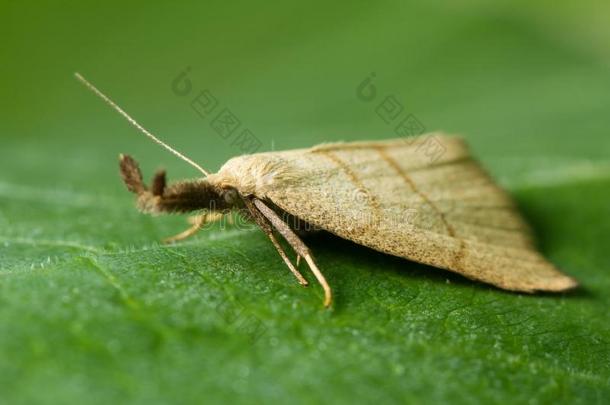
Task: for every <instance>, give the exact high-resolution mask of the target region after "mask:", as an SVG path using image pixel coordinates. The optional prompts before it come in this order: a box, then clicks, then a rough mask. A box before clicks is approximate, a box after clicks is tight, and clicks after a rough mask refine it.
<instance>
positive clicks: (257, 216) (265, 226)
mask: <svg viewBox="0 0 610 405" xmlns="http://www.w3.org/2000/svg"><path fill="white" fill-rule="evenodd" d="M244 202H245V204H246V208H248V211H249V213H250V215H251V216H252V218H253V219H254V222H256V224H257V225H258V226H259V228H261V230H262V231H263V232H264V233H265V235H267V237H268V238H269V240H270V241H271V243H273V246H274V247H275V249H276V250H277V252H278V253H279V255H280V256H281V258H282V260H284V263H286V266H288V268H289V269H290V271H291V272H292V274H294V276H295V277H296V278H297V280H298V281H299V284H301V285H303V286H307V285H308V284H309V283H308V282H307V280H306V279H305V277H303V275H302V274H301V272H300V271H298V270H297V269H296V267H294V266H293V264H292V262H291V261H290V259H289V258H288V256H287V255H286V252H285V251H284V249H283V248H282V245H280V243H279V242H278V241H277V239H276V238H275V236H274V235H273V229H272V228H271V226H270V225H269V223H268V222H267V220H266V219H265V217H264V216H263V215H261V213H260V212H259V211H258V210H257V209H256V207H254V205H253V204H252V202H251V201H250V200H248V199H245V198H244Z"/></svg>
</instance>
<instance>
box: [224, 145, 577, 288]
mask: <svg viewBox="0 0 610 405" xmlns="http://www.w3.org/2000/svg"><path fill="white" fill-rule="evenodd" d="M428 136H434V137H436V138H437V139H439V140H440V142H442V143H443V145H445V147H446V153H445V154H444V155H443V156H442V157H441V158H440V159H438V160H437V161H435V162H431V161H430V160H429V159H428V160H426V159H424V158H422V155H421V153H420V151H419V150H418V148H417V143H414V142H406V141H405V140H404V139H397V140H390V141H382V142H355V143H345V144H331V145H321V146H318V147H314V148H311V149H308V150H296V151H286V152H273V153H265V154H260V155H254V156H244V157H240V158H235V159H232V160H231V161H230V162H228V163H227V165H225V166H224V167H223V168H221V170H220V171H219V173H218V174H217V176H219V178H226V179H232V180H231V181H234V182H235V185H236V187H237V188H238V189H239V188H240V187H243V188H244V189H246V190H247V192H249V193H252V194H253V195H255V196H256V197H258V198H260V199H262V200H266V201H271V202H272V203H273V204H275V205H277V206H278V207H279V208H281V209H282V210H284V211H286V212H288V213H290V214H292V215H294V216H296V217H298V218H300V219H302V220H304V221H306V222H308V223H311V224H312V225H313V226H316V227H319V228H321V229H324V230H327V231H329V232H331V233H334V234H336V235H338V236H340V237H342V238H345V239H349V240H351V241H354V242H356V243H359V244H362V245H364V246H367V247H370V248H373V249H375V250H378V251H381V252H384V253H388V254H392V255H395V256H400V257H404V258H406V259H410V260H413V261H417V262H420V263H424V264H428V265H431V266H435V267H440V268H443V269H447V270H451V271H454V272H457V273H460V274H462V275H464V276H466V277H468V278H472V279H475V280H479V281H483V282H486V283H489V284H493V285H495V286H497V287H500V288H503V289H507V290H514V291H523V292H532V291H536V290H541V291H563V290H566V289H569V288H572V287H575V286H576V285H577V284H576V281H575V280H574V279H572V278H571V277H568V276H566V275H564V274H562V273H561V272H559V271H558V270H557V269H556V268H555V266H554V265H553V264H551V263H550V262H548V261H547V260H546V259H544V258H543V257H542V256H541V255H540V254H539V253H537V252H536V251H535V250H534V247H533V243H532V236H531V233H530V231H529V227H528V226H527V225H526V223H525V222H524V220H523V219H522V217H521V216H520V215H519V214H518V212H517V210H516V208H515V204H514V202H513V201H512V199H511V198H510V197H509V196H508V195H507V194H506V193H505V192H504V191H503V190H502V189H500V188H499V187H498V186H497V185H496V184H495V183H494V182H493V180H492V179H491V178H490V177H489V175H488V174H487V173H486V172H485V171H484V170H483V169H482V168H481V167H480V165H479V164H478V163H477V162H475V161H474V160H473V159H472V158H471V156H470V154H469V152H468V149H467V147H466V145H465V143H464V142H463V140H461V139H460V138H457V137H450V136H446V135H443V134H431V135H428ZM279 162H281V163H279ZM263 168H267V169H268V172H265V170H263ZM251 173H256V176H257V177H260V176H266V178H267V179H268V181H267V182H265V183H259V184H257V183H256V181H255V178H254V177H252V176H251Z"/></svg>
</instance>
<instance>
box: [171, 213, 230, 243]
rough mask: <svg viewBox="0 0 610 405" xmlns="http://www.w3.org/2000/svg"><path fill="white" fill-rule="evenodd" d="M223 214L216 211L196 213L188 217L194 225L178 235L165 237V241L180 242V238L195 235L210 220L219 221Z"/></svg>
mask: <svg viewBox="0 0 610 405" xmlns="http://www.w3.org/2000/svg"><path fill="white" fill-rule="evenodd" d="M222 216H223V214H221V213H218V212H214V213H205V214H201V215H194V216H191V217H189V218H188V222H189V223H190V224H191V225H192V226H191V227H190V228H188V229H187V230H185V231H182V232H180V233H179V234H177V235H174V236H172V237H169V238H165V239H163V243H173V242H178V241H180V240H184V239H186V238H188V237H189V236H193V235H194V234H196V233H197V232H198V231H199V230H200V229H201V228H203V226H204V225H205V224H207V223H208V222H214V221H218V220H219V219H220V218H222Z"/></svg>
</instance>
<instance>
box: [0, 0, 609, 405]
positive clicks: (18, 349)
mask: <svg viewBox="0 0 610 405" xmlns="http://www.w3.org/2000/svg"><path fill="white" fill-rule="evenodd" d="M609 15H610V6H609V5H608V3H604V2H601V1H590V0H585V1H580V2H575V3H573V4H567V3H566V4H560V3H557V2H551V1H533V2H532V1H512V2H509V1H498V2H493V3H491V2H484V1H453V2H442V1H429V2H420V3H413V2H400V1H380V2H374V3H373V2H356V1H351V2H316V1H314V2H306V3H301V4H294V5H291V4H286V3H279V2H278V3H272V2H265V3H253V2H181V3H175V4H165V5H160V4H154V5H153V4H151V3H150V2H129V3H126V2H112V1H110V2H109V1H106V2H79V3H75V2H6V1H3V2H1V3H0V35H1V36H0V38H1V39H0V44H1V46H0V61H1V63H0V73H1V74H0V89H1V90H0V140H1V143H0V169H2V170H1V172H0V230H1V231H0V327H1V332H0V403H7V404H18V403H83V402H85V403H108V402H109V401H113V402H116V403H124V402H129V403H151V402H152V403H202V402H222V401H228V400H233V401H236V402H240V403H241V402H244V403H246V402H253V403H269V402H280V401H281V402H285V401H287V400H290V401H293V402H296V403H312V402H313V403H326V402H328V401H335V402H340V403H347V402H373V401H382V402H383V403H398V402H411V403H422V402H431V401H444V402H456V403H467V402H468V403H470V402H473V401H474V402H485V403H506V402H508V401H513V402H516V403H526V402H528V403H548V402H564V403H604V402H606V403H607V401H608V400H609V396H610V389H609V384H610V372H609V369H608V367H609V366H608V365H609V362H610V358H609V346H608V342H610V330H609V328H608V308H609V304H610V299H609V298H608V297H609V296H610V276H609V275H608V274H609V273H608V270H609V267H610V259H609V258H608V255H607V248H606V245H607V243H608V240H610V208H609V207H610V205H609V204H608V201H609V198H610V187H609V186H610V158H609V156H610V136H609V133H608V132H609V131H608V130H609V128H610V112H609V110H608V106H609V105H610V91H609V90H610V75H609V73H610V69H609V67H610V25H609V24H608V16H609ZM187 67H190V69H191V70H190V73H189V78H190V80H191V81H192V84H193V88H194V91H198V90H204V89H207V90H209V91H210V92H211V93H212V94H213V95H214V96H215V97H216V98H217V99H218V101H219V105H221V106H223V107H227V108H229V109H230V110H231V111H232V112H233V113H234V114H235V115H236V116H237V117H238V118H239V119H240V121H241V122H242V125H243V127H244V128H245V127H247V128H248V129H250V130H251V131H252V133H254V134H255V136H256V137H257V139H259V140H260V142H261V145H262V146H261V151H263V150H271V149H276V150H277V149H288V148H295V147H307V146H311V145H313V144H316V143H319V142H324V141H337V140H346V141H349V140H358V139H384V138H391V137H394V136H395V135H394V133H393V128H392V127H391V126H389V125H387V124H385V123H384V122H383V121H382V120H381V119H380V118H379V117H378V116H377V115H376V113H375V106H376V104H377V102H378V101H381V99H382V97H385V96H386V95H394V96H395V97H396V98H397V99H398V100H399V101H400V102H401V103H402V104H403V105H404V107H405V112H409V113H412V114H413V115H414V116H416V117H417V119H418V120H419V121H420V122H421V123H422V124H423V125H424V126H425V128H426V129H427V130H445V131H447V132H451V133H458V134H461V135H463V136H465V137H466V138H467V139H468V140H469V142H470V144H471V145H472V148H473V150H474V152H475V154H476V155H477V157H478V158H479V159H480V160H481V161H482V162H483V163H484V164H485V165H486V166H487V167H488V168H489V169H490V171H491V172H492V174H493V175H494V176H495V177H497V178H498V179H499V181H501V183H502V184H503V185H504V186H506V187H507V188H508V189H509V190H510V191H511V192H512V193H513V194H514V195H515V196H516V198H517V200H518V202H519V204H520V205H521V207H522V208H523V210H524V212H525V214H526V216H527V217H528V219H529V220H530V221H531V222H532V223H533V224H534V227H535V229H536V231H537V233H538V236H539V239H540V243H541V247H542V249H543V251H544V253H545V254H546V255H547V256H548V257H549V258H550V259H551V260H553V261H554V262H555V263H557V264H558V265H559V266H560V267H561V268H563V269H564V270H565V271H566V272H567V273H569V274H571V275H573V276H574V277H575V278H577V279H578V280H579V281H580V282H581V283H582V284H583V288H582V289H580V290H579V291H578V292H575V293H572V294H567V295H560V296H522V295H517V294H509V293H505V292H501V291H498V290H495V289H493V288H491V287H488V286H484V285H480V284H476V283H472V282H469V281H466V280H463V279H461V278H460V277H458V276H454V275H452V274H449V273H447V272H442V271H438V270H434V269H430V268H427V267H425V266H419V265H416V264H414V263H409V262H407V261H404V260H399V259H395V258H390V257H387V256H384V255H380V254H377V253H374V252H372V251H369V250H367V249H364V248H361V247H358V246H355V245H353V244H350V243H348V242H344V241H341V240H338V239H336V238H332V237H329V236H322V237H318V238H314V239H313V240H312V241H311V242H310V244H311V246H312V248H313V250H314V252H315V253H316V256H317V258H318V261H319V264H320V266H321V267H322V268H323V270H324V271H325V274H326V275H327V278H328V279H329V281H330V283H331V285H333V287H334V289H335V292H336V296H337V300H336V305H335V307H334V309H333V310H332V311H322V310H321V308H320V299H321V293H320V291H319V289H318V288H317V287H312V288H308V289H303V288H300V287H299V286H298V285H296V283H295V282H294V280H292V278H291V277H292V276H291V275H290V274H289V273H288V272H287V271H286V270H285V268H284V265H283V264H282V262H281V260H279V258H278V257H276V254H275V252H274V250H273V248H272V247H271V246H269V244H268V243H267V241H266V239H265V237H264V235H261V234H260V233H259V232H256V231H248V230H238V229H231V227H229V228H230V229H208V230H206V231H204V232H201V233H200V234H199V235H198V236H197V237H196V238H194V239H192V240H190V241H188V242H185V243H183V244H180V245H176V246H171V247H163V246H160V245H158V244H156V241H158V240H160V239H161V238H162V237H165V236H168V235H171V234H174V233H176V232H178V231H179V230H181V229H182V228H183V227H184V219H183V218H177V217H169V218H150V217H145V216H142V215H140V214H138V213H137V212H136V211H135V209H134V208H133V204H132V198H131V196H130V195H128V194H127V193H126V192H125V190H124V187H123V185H122V184H121V182H120V181H119V176H118V168H117V155H118V154H119V153H121V152H123V153H130V154H133V155H134V156H135V157H136V158H138V159H139V160H140V163H141V165H142V167H143V170H144V172H145V175H147V176H149V175H150V174H151V172H152V171H153V170H154V169H155V168H157V167H159V166H163V167H165V168H167V169H168V172H169V176H170V179H176V178H182V177H193V176H196V172H194V171H193V169H192V168H190V167H189V166H187V165H185V164H184V163H182V162H180V161H178V160H177V159H176V158H174V157H173V156H171V155H169V154H168V153H166V152H164V151H163V150H161V149H160V148H159V147H158V146H156V145H154V144H152V143H151V142H149V141H148V140H146V139H145V138H144V137H142V136H141V135H139V134H138V133H137V132H136V131H135V130H134V129H132V128H131V127H129V126H128V124H127V123H126V122H125V121H124V120H123V119H122V118H120V117H119V116H118V115H117V114H116V113H114V112H112V111H111V110H110V109H109V108H108V107H107V106H105V105H103V103H102V102H101V101H100V100H98V99H96V98H94V96H93V95H92V94H91V93H89V92H88V91H86V90H85V89H84V88H83V87H82V86H81V85H80V84H79V83H77V81H76V80H75V79H74V77H73V73H74V72H75V71H78V72H81V73H82V74H83V75H84V76H85V77H87V78H88V79H90V80H91V81H93V82H94V83H95V84H96V85H98V86H99V87H100V88H101V89H102V90H103V91H105V92H107V93H108V94H109V95H110V96H112V97H113V98H114V99H115V100H116V101H117V102H118V103H119V104H120V105H121V106H122V107H124V108H125V109H126V110H127V111H128V112H130V113H131V114H132V115H133V116H134V117H135V118H136V119H137V120H138V121H140V122H141V123H142V124H143V125H144V126H146V127H147V128H149V129H150V130H151V131H152V132H154V133H156V134H157V135H159V136H160V137H162V138H163V139H165V140H167V141H168V142H169V143H170V144H172V145H174V146H175V147H176V148H178V149H179V150H181V151H184V152H185V153H186V154H188V155H189V156H190V157H192V158H193V159H194V160H196V161H197V162H199V163H200V164H202V165H203V166H204V167H206V168H209V169H211V170H216V169H217V168H218V167H220V165H221V164H222V163H223V162H224V161H226V160H227V159H228V158H230V157H232V156H234V155H236V154H239V153H240V150H239V148H238V147H237V146H236V145H232V144H231V142H230V141H227V140H225V139H222V138H221V137H220V136H218V134H216V133H215V132H214V130H213V129H212V128H211V127H210V124H211V118H210V117H207V118H205V119H203V118H201V117H200V116H199V115H197V114H196V113H195V112H194V111H193V110H192V109H191V107H190V106H189V97H180V96H178V95H176V94H175V93H174V92H173V91H172V81H173V80H174V78H175V77H176V76H177V75H178V74H180V73H181V72H182V71H184V69H185V68H187ZM373 72H374V73H375V75H376V77H375V85H376V87H377V89H378V99H377V100H376V101H375V102H371V103H366V102H363V101H361V100H360V99H358V98H357V97H356V88H357V86H358V85H359V84H360V83H361V82H362V80H364V79H365V78H366V77H367V76H369V75H370V74H371V73H373Z"/></svg>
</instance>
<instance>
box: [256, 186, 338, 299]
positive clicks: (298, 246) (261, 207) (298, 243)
mask: <svg viewBox="0 0 610 405" xmlns="http://www.w3.org/2000/svg"><path fill="white" fill-rule="evenodd" d="M252 202H253V203H254V205H255V206H256V208H257V209H258V211H259V212H260V213H261V214H262V215H264V216H265V218H267V219H268V220H269V222H271V225H272V226H273V227H274V228H275V229H276V230H277V231H278V232H279V233H280V234H281V235H282V236H283V237H284V238H285V239H286V241H287V242H288V243H289V244H290V246H292V248H293V249H294V251H295V252H296V253H297V255H299V256H302V257H303V259H305V261H306V262H307V264H308V265H309V268H310V269H311V272H312V273H313V274H314V276H316V279H317V280H318V283H320V285H321V286H322V289H323V290H324V306H325V307H328V306H330V304H331V302H332V291H331V289H330V286H329V285H328V282H327V281H326V278H325V277H324V275H323V274H322V272H321V271H320V269H318V266H317V265H316V263H315V262H314V260H313V258H312V256H311V251H310V250H309V248H308V247H307V246H306V245H305V244H304V243H303V241H302V240H301V239H300V238H299V237H298V236H297V234H296V233H294V231H293V230H292V229H290V227H289V226H288V224H287V223H286V222H284V221H283V220H282V218H280V217H279V216H278V215H277V214H276V213H275V211H273V210H272V209H271V208H269V207H267V205H266V204H265V203H264V202H263V201H261V200H259V199H258V198H253V199H252Z"/></svg>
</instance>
